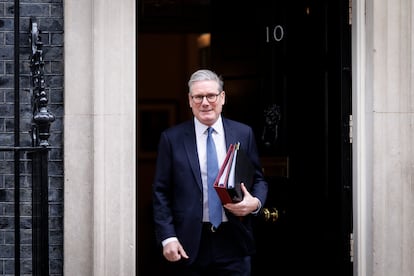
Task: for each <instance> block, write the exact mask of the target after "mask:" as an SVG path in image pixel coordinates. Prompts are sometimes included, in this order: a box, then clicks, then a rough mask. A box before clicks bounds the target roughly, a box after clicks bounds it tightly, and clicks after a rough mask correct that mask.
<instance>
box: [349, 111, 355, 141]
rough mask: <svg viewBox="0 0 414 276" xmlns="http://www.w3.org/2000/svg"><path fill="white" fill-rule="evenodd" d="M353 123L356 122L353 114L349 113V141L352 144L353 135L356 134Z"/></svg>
mask: <svg viewBox="0 0 414 276" xmlns="http://www.w3.org/2000/svg"><path fill="white" fill-rule="evenodd" d="M353 125H354V123H353V120H352V115H349V143H350V144H352V141H353V135H354V134H353V130H352V127H353Z"/></svg>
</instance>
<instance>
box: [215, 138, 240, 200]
mask: <svg viewBox="0 0 414 276" xmlns="http://www.w3.org/2000/svg"><path fill="white" fill-rule="evenodd" d="M234 149H235V147H234V145H233V144H230V146H229V149H228V150H227V154H226V158H225V159H224V161H223V164H222V165H221V167H220V170H219V173H218V175H217V177H216V180H215V181H214V189H215V190H216V192H217V194H218V196H219V198H220V200H221V203H222V204H226V203H231V202H232V199H231V197H230V195H229V194H228V192H227V183H223V185H219V182H220V178H221V176H222V175H223V173H224V171H225V170H226V167H227V163H228V162H229V160H231V157H232V156H233V153H234ZM230 165H231V164H230ZM228 171H230V170H228ZM226 179H227V177H226Z"/></svg>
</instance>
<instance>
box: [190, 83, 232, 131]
mask: <svg viewBox="0 0 414 276" xmlns="http://www.w3.org/2000/svg"><path fill="white" fill-rule="evenodd" d="M204 96H205V97H204ZM225 98H226V96H225V93H224V91H219V90H218V84H217V82H215V81H197V82H195V83H193V85H192V87H191V92H190V93H189V94H188V101H189V104H190V107H191V109H192V111H193V114H194V116H195V117H196V118H197V119H198V120H199V121H200V122H201V123H203V124H205V125H208V126H211V125H212V124H214V123H215V122H216V121H217V119H218V117H219V116H220V114H221V111H222V109H223V105H224V102H225ZM200 100H201V102H199V101H200Z"/></svg>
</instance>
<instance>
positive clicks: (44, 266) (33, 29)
mask: <svg viewBox="0 0 414 276" xmlns="http://www.w3.org/2000/svg"><path fill="white" fill-rule="evenodd" d="M39 33H40V30H39V28H38V24H37V21H36V20H35V19H31V22H30V37H29V40H30V42H31V49H32V51H31V57H30V69H31V80H32V89H31V92H32V107H33V121H32V129H31V135H32V146H33V147H42V148H43V150H40V151H34V152H32V153H31V154H30V156H31V159H32V184H33V186H32V187H33V193H32V204H33V214H32V219H33V222H32V223H33V232H32V237H33V240H32V243H33V249H32V251H33V260H32V262H33V275H39V276H44V275H49V202H48V194H49V189H48V183H49V176H48V153H49V150H48V146H49V142H48V139H49V136H50V133H49V130H50V124H51V123H52V122H53V121H54V120H55V117H54V116H53V114H52V113H50V112H49V111H48V109H47V103H48V99H47V94H46V91H45V80H44V61H43V43H42V41H41V37H40V35H39Z"/></svg>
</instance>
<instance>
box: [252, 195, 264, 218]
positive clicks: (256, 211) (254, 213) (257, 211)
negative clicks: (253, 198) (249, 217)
mask: <svg viewBox="0 0 414 276" xmlns="http://www.w3.org/2000/svg"><path fill="white" fill-rule="evenodd" d="M257 200H258V201H259V204H257V209H256V210H254V211H253V212H252V214H253V215H257V214H258V213H259V211H260V209H261V208H262V202H260V199H257Z"/></svg>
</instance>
